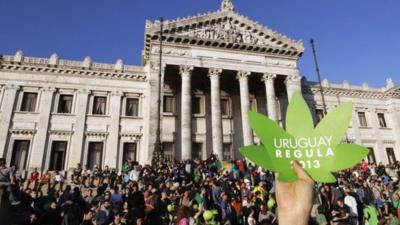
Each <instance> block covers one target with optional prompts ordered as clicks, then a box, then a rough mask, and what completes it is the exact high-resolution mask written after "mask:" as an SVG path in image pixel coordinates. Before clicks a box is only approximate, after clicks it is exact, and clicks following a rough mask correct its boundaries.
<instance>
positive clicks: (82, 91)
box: [75, 89, 91, 95]
mask: <svg viewBox="0 0 400 225" xmlns="http://www.w3.org/2000/svg"><path fill="white" fill-rule="evenodd" d="M75 92H76V93H77V94H86V95H88V94H90V93H91V91H90V90H87V89H79V90H76V91H75Z"/></svg>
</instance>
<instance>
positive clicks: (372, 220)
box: [363, 205, 378, 225]
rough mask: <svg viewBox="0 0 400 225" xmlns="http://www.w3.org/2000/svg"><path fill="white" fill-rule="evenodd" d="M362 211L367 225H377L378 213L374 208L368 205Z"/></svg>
mask: <svg viewBox="0 0 400 225" xmlns="http://www.w3.org/2000/svg"><path fill="white" fill-rule="evenodd" d="M363 211H364V218H365V219H366V220H367V221H368V224H369V225H378V212H377V210H376V209H375V207H373V206H371V205H369V206H367V207H365V208H364V210H363Z"/></svg>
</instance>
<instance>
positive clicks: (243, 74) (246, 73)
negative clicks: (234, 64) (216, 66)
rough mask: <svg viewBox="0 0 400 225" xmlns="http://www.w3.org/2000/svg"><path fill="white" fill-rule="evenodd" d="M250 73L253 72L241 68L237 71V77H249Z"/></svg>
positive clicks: (240, 78) (239, 78)
mask: <svg viewBox="0 0 400 225" xmlns="http://www.w3.org/2000/svg"><path fill="white" fill-rule="evenodd" d="M250 74H251V72H249V71H243V70H239V71H238V72H237V75H236V79H238V80H243V79H247V77H248V76H250Z"/></svg>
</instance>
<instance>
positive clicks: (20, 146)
mask: <svg viewBox="0 0 400 225" xmlns="http://www.w3.org/2000/svg"><path fill="white" fill-rule="evenodd" d="M29 145H30V141H29V140H16V141H15V142H14V146H13V152H12V157H11V164H10V165H11V166H13V165H15V166H17V167H18V168H19V169H22V170H24V169H26V164H27V161H28V152H29Z"/></svg>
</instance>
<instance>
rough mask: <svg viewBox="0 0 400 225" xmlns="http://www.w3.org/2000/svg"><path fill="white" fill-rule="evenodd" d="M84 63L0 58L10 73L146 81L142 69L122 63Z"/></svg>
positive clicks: (9, 57) (0, 65) (43, 59)
mask: <svg viewBox="0 0 400 225" xmlns="http://www.w3.org/2000/svg"><path fill="white" fill-rule="evenodd" d="M89 61H90V60H89V59H88V58H85V60H84V61H72V60H63V59H58V58H56V57H55V55H53V56H52V58H50V59H48V58H35V57H26V56H24V57H22V58H20V59H18V58H17V55H16V56H9V55H6V56H3V57H2V58H0V69H1V70H8V71H27V72H37V73H52V74H64V75H76V76H88V77H101V78H108V79H126V80H137V81H146V80H147V76H146V73H145V72H144V70H143V68H142V67H134V66H127V65H123V63H122V61H120V60H119V61H117V63H116V64H103V63H92V62H89Z"/></svg>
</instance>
